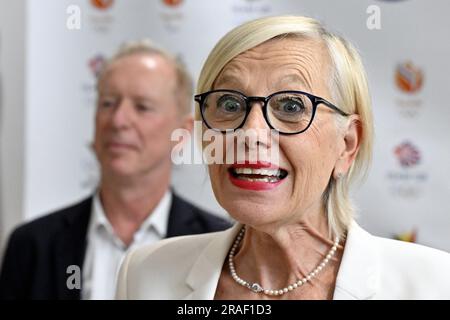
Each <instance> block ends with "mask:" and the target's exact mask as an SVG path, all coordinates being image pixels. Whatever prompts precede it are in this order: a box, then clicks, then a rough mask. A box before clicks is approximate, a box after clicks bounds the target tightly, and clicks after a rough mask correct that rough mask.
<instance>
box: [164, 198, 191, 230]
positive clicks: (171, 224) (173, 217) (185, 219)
mask: <svg viewBox="0 0 450 320" xmlns="http://www.w3.org/2000/svg"><path fill="white" fill-rule="evenodd" d="M193 220H195V219H194V214H193V212H192V207H191V206H190V205H189V204H188V203H186V202H185V201H184V200H183V199H181V198H180V197H178V196H177V195H176V194H175V192H174V191H173V190H172V204H171V206H170V212H169V221H168V224H167V234H166V237H167V238H169V237H175V236H180V235H188V234H193V233H196V232H195V231H196V230H192V229H193V228H194V227H193V226H192V224H193V222H194V221H193ZM194 229H195V228H194ZM197 233H198V232H197Z"/></svg>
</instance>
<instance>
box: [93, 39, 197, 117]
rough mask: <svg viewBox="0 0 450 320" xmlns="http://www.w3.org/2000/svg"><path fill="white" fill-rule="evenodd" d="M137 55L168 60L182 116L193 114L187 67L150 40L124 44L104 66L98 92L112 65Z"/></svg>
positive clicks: (190, 80)
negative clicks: (173, 73)
mask: <svg viewBox="0 0 450 320" xmlns="http://www.w3.org/2000/svg"><path fill="white" fill-rule="evenodd" d="M135 54H144V55H158V56H160V57H162V58H164V59H166V60H167V61H168V62H169V63H170V64H171V65H172V66H173V68H174V70H175V74H176V77H177V79H176V80H177V88H176V89H177V92H176V94H177V97H178V98H179V102H180V106H181V111H182V114H189V113H190V112H191V106H192V96H193V90H194V85H193V81H192V78H191V76H190V75H189V72H188V71H187V70H186V67H185V65H184V64H183V63H182V61H180V60H179V59H177V58H176V57H175V56H174V55H172V54H171V53H170V52H169V51H167V50H165V49H164V48H162V47H160V46H158V45H156V44H154V43H153V42H152V41H151V40H149V39H143V40H138V41H130V42H127V43H125V44H123V45H122V46H121V47H120V48H119V50H118V51H117V52H116V53H115V54H114V55H113V56H112V58H110V59H109V60H108V61H107V62H106V63H105V64H104V65H103V66H102V69H101V71H100V73H99V76H98V79H97V90H98V86H99V84H100V82H101V80H102V78H103V75H104V73H105V71H106V70H107V69H108V67H109V66H110V65H112V64H113V63H114V62H116V61H117V60H120V59H122V58H124V57H128V56H131V55H135Z"/></svg>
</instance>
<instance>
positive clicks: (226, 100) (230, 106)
mask: <svg viewBox="0 0 450 320" xmlns="http://www.w3.org/2000/svg"><path fill="white" fill-rule="evenodd" d="M217 108H218V109H221V110H222V111H225V112H239V111H240V110H241V103H240V101H238V100H237V99H236V98H233V97H221V98H220V99H219V100H218V101H217Z"/></svg>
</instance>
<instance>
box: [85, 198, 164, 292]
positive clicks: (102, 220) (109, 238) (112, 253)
mask: <svg viewBox="0 0 450 320" xmlns="http://www.w3.org/2000/svg"><path fill="white" fill-rule="evenodd" d="M171 203H172V193H171V192H170V191H167V192H166V193H165V194H164V196H163V197H162V198H161V200H160V201H159V203H158V205H157V206H156V208H155V210H154V211H153V212H152V213H151V214H150V215H149V216H148V218H147V219H146V220H145V221H144V222H143V223H142V225H141V226H140V228H139V229H138V230H137V231H136V233H135V234H134V236H133V241H132V242H131V244H130V245H129V246H128V247H127V246H126V245H125V244H124V243H123V242H122V240H120V238H119V237H118V236H117V235H116V234H115V232H114V229H113V227H112V226H111V224H110V222H109V220H108V218H107V217H106V215H105V212H104V210H103V206H102V204H101V201H100V197H99V194H98V193H97V194H96V195H95V196H94V200H93V203H92V211H91V218H90V221H89V226H88V233H87V248H86V254H85V259H84V264H83V269H82V270H83V271H82V274H83V281H82V285H83V287H82V290H81V297H82V299H83V300H109V299H114V294H115V289H116V279H117V273H118V271H119V267H120V264H121V262H122V259H123V258H124V257H125V255H126V254H127V253H128V252H129V251H130V250H132V249H134V248H136V247H138V246H141V245H144V244H151V243H155V242H157V241H159V240H161V239H163V238H165V237H166V232H167V224H168V220H169V210H170V206H171Z"/></svg>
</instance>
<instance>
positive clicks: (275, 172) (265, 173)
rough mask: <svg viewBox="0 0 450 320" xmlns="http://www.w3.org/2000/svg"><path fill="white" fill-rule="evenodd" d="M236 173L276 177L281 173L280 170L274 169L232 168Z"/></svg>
mask: <svg viewBox="0 0 450 320" xmlns="http://www.w3.org/2000/svg"><path fill="white" fill-rule="evenodd" d="M234 172H235V173H237V174H259V175H262V176H269V177H270V176H272V177H277V176H279V175H280V174H281V171H280V170H276V169H253V168H234Z"/></svg>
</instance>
